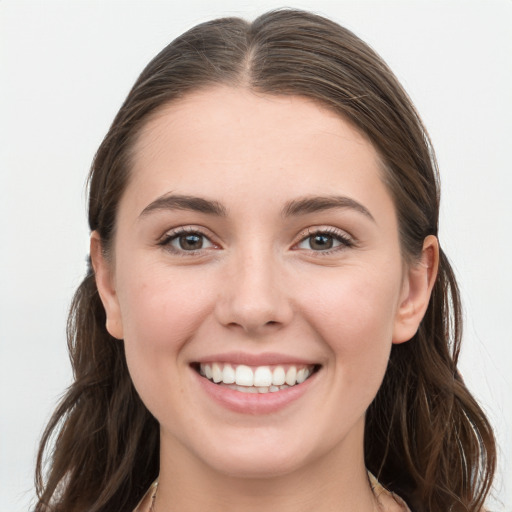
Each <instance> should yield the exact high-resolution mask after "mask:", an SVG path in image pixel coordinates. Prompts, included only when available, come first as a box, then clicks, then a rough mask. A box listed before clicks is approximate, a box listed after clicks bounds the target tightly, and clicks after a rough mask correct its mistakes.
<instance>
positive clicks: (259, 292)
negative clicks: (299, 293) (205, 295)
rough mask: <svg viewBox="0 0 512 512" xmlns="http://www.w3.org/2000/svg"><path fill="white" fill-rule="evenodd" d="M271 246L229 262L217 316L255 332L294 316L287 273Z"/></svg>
mask: <svg viewBox="0 0 512 512" xmlns="http://www.w3.org/2000/svg"><path fill="white" fill-rule="evenodd" d="M278 260H279V258H277V257H276V256H275V255H273V254H272V251H271V250H267V251H262V250H258V249H256V250H253V251H251V250H245V251H243V253H242V254H240V255H238V256H237V257H235V258H234V261H231V262H230V263H229V267H230V270H229V272H227V273H226V279H225V280H224V281H223V283H222V284H221V287H222V288H221V291H220V294H219V300H218V302H217V304H216V316H217V320H218V321H219V322H220V323H221V324H222V325H224V326H226V327H229V328H235V329H237V328H238V329H241V330H243V331H245V332H246V333H247V334H251V335H254V336H257V335H260V334H264V333H266V332H269V331H274V330H276V329H280V328H282V327H284V326H285V325H287V324H288V323H289V322H290V321H291V319H292V317H293V308H292V304H291V301H290V299H289V296H288V294H287V289H286V288H287V287H286V277H285V276H286V273H285V272H284V269H283V268H282V265H281V264H280V262H279V261H278Z"/></svg>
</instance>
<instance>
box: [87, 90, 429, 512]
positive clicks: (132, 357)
mask: <svg viewBox="0 0 512 512" xmlns="http://www.w3.org/2000/svg"><path fill="white" fill-rule="evenodd" d="M134 155H135V157H134V166H133V174H132V177H131V180H130V182H129V185H128V187H127V190H126V191H125V193H124V195H123V198H122V200H121V203H120V207H119V213H118V219H117V230H116V238H115V241H114V254H113V258H111V259H109V260H108V261H107V260H106V259H104V257H103V255H102V253H101V246H100V243H101V242H100V239H99V237H98V235H97V234H96V233H93V235H92V238H91V254H92V257H93V264H94V267H95V270H96V273H97V282H98V288H99V291H100V295H101V298H102V300H103V303H104V305H105V309H106V311H107V328H108V330H109V332H110V333H111V334H112V335H113V336H115V337H116V338H119V339H123V340H124V343H125V348H126V355H127V361H128V366H129V369H130V374H131V376H132V379H133V381H134V384H135V386H136V388H137V391H138V392H139V394H140V396H141V398H142V400H143V401H144V403H145V404H146V406H147V407H148V409H149V410H150V411H151V412H152V414H153V415H154V416H155V417H156V418H157V420H158V421H159V423H160V427H161V468H160V477H159V490H158V495H157V498H156V502H155V510H156V512H164V511H167V512H168V511H180V512H196V511H197V512H199V511H201V512H204V511H205V510H208V511H210V512H217V511H219V512H221V511H222V512H230V511H233V512H234V511H236V512H253V511H258V512H259V511H261V510H278V511H280V512H288V511H289V512H292V511H293V512H306V511H315V512H327V511H329V512H331V511H336V512H348V511H350V512H358V511H360V512H369V511H372V510H378V508H376V507H377V503H376V500H375V496H374V494H373V493H372V491H371V488H370V485H369V482H368V476H367V472H366V469H365V465H364V453H363V434H364V415H365V411H366V409H367V407H368V405H369V404H370V403H371V401H372V400H373V398H374V396H375V394H376V393H377V391H378V389H379V386H380V383H381V382H382V378H383V376H384V373H385V369H386V365H387V361H388V357H389V352H390V350H391V346H392V344H393V343H404V342H407V341H408V340H409V339H410V338H411V337H412V336H413V335H414V333H415V332H416V330H417V328H418V325H419V322H420V321H421V318H422V317H423V314H424V312H425V310H426V307H427V305H428V300H429V297H430V292H431V290H432V286H433V283H434V279H435V275H436V271H437V262H438V246H437V241H436V239H435V238H434V237H428V238H427V239H426V240H425V244H424V248H423V253H422V255H421V258H420V260H419V261H418V262H417V263H416V264H414V265H410V266H408V265H406V264H405V263H404V261H403V259H402V256H401V251H400V241H399V236H398V226H397V220H396V215H395V210H394V205H393V201H392V199H391V196H390V194H389V192H388V190H387V188H386V186H385V185H384V184H383V182H382V179H381V176H382V171H381V166H380V163H379V157H378V155H377V153H376V151H375V150H374V148H373V147H372V145H371V144H370V143H369V142H368V140H367V139H366V138H365V137H363V136H362V135H361V134H360V133H359V132H358V131H357V130H356V129H354V128H353V127H352V126H351V125H350V124H349V123H347V122H346V121H345V120H344V119H342V118H340V117H339V116H337V115H334V114H333V113H331V112H329V111H327V110H326V109H323V108H322V107H319V106H318V105H316V104H314V103H312V102H311V101H309V100H306V99H304V98H300V97H277V96H265V95H257V94H255V93H254V92H251V91H249V90H247V89H244V88H239V89H234V88H229V87H217V88H212V89H207V90H204V91H200V92H195V93H192V94H190V95H189V96H187V97H185V98H184V99H182V100H180V101H179V102H175V103H173V104H171V105H168V106H167V107H165V108H164V109H161V110H160V111H159V112H158V113H157V115H155V116H154V118H153V119H152V120H151V121H150V122H149V123H148V124H147V126H146V127H145V128H144V129H143V131H142V133H141V136H140V138H139V140H138V142H137V144H136V147H135V152H134ZM201 364H202V365H203V367H204V365H210V366H213V365H217V367H219V366H220V367H221V368H222V367H223V366H225V365H232V366H233V367H234V368H236V367H237V365H240V364H243V365H244V366H248V367H250V368H252V369H253V370H254V372H255V371H256V369H257V368H259V367H262V366H263V367H265V368H270V370H271V371H274V370H275V368H276V367H277V366H280V365H281V366H283V367H284V368H285V369H287V368H289V367H290V366H294V365H295V366H296V367H297V368H298V369H301V368H303V369H304V368H305V369H306V370H308V371H309V370H311V375H310V376H309V377H308V378H307V379H306V380H305V381H304V382H301V383H298V384H296V385H293V386H291V387H290V388H289V389H284V390H281V389H279V390H277V391H276V392H275V393H274V392H272V393H270V392H268V393H267V392H265V393H263V392H262V393H263V394H261V396H260V395H255V394H250V393H242V392H241V391H238V390H233V389H229V388H228V386H227V384H226V385H224V384H223V381H221V382H220V383H213V382H212V379H211V378H210V379H209V378H208V377H207V376H205V375H204V374H201V371H202V370H201V368H202V367H201V366H200V365H201ZM265 371H267V370H265ZM203 373H204V372H203ZM223 375H224V374H223ZM223 378H224V377H223ZM260 387H261V386H260ZM263 388H264V386H263ZM243 389H244V390H245V388H243ZM267 391H268V390H267ZM258 397H259V398H258ZM389 510H393V509H392V508H390V509H389Z"/></svg>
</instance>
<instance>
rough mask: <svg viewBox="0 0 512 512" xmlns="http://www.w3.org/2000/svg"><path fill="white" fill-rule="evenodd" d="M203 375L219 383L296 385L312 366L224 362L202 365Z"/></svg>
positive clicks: (263, 385) (308, 374) (256, 385)
mask: <svg viewBox="0 0 512 512" xmlns="http://www.w3.org/2000/svg"><path fill="white" fill-rule="evenodd" d="M200 372H201V375H204V376H205V377H206V378H207V379H209V380H212V381H213V382H216V383H218V384H220V383H222V384H236V385H238V386H255V387H268V386H283V385H287V386H294V385H295V384H301V383H302V382H304V381H305V380H306V379H307V378H308V377H309V376H310V375H311V372H312V367H311V366H309V367H299V368H297V367H296V366H288V367H287V369H285V368H284V367H283V366H276V367H274V368H270V367H269V366H257V367H253V368H251V367H250V366H245V365H243V364H240V365H238V366H236V367H233V366H231V365H230V364H223V363H208V364H201V365H200Z"/></svg>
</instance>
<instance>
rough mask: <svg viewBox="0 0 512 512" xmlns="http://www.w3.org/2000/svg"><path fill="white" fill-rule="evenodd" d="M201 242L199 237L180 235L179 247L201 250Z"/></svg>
mask: <svg viewBox="0 0 512 512" xmlns="http://www.w3.org/2000/svg"><path fill="white" fill-rule="evenodd" d="M202 246H203V240H202V238H201V236H199V235H182V236H180V247H181V248H182V249H188V250H193V249H201V247H202Z"/></svg>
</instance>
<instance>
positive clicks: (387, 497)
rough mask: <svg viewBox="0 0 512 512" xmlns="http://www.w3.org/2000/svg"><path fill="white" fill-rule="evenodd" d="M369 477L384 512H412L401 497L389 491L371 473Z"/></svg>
mask: <svg viewBox="0 0 512 512" xmlns="http://www.w3.org/2000/svg"><path fill="white" fill-rule="evenodd" d="M368 477H369V479H370V484H371V486H372V490H373V492H374V494H375V496H376V498H377V501H378V503H379V506H380V509H381V510H382V512H411V511H410V509H409V507H408V506H407V504H406V503H405V501H404V500H403V499H402V498H400V496H397V495H396V494H395V493H393V492H390V491H388V490H387V489H386V488H385V487H384V486H382V485H381V484H380V483H379V481H378V480H377V479H376V478H375V477H374V476H373V475H372V474H371V473H370V472H368Z"/></svg>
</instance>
